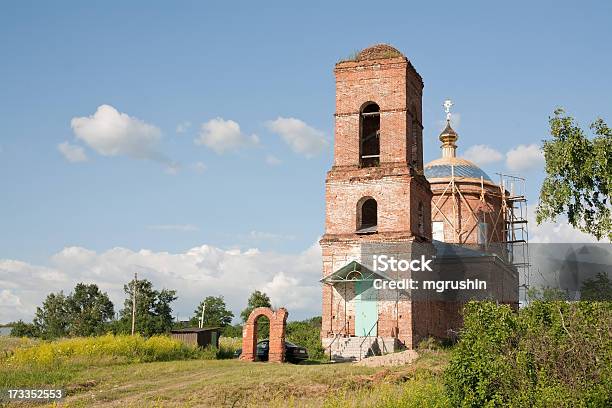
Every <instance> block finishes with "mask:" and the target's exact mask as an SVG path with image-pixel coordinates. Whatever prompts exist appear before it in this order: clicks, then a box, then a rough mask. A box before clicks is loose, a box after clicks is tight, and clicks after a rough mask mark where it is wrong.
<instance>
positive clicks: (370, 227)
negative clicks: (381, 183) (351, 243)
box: [357, 197, 378, 234]
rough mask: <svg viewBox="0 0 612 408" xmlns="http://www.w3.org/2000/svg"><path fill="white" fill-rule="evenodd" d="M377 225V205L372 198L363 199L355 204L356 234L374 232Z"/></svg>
mask: <svg viewBox="0 0 612 408" xmlns="http://www.w3.org/2000/svg"><path fill="white" fill-rule="evenodd" d="M377 224H378V204H377V203H376V200H375V199H373V198H372V197H364V198H362V199H361V200H359V203H358V204H357V233H361V234H367V233H372V232H376V228H377Z"/></svg>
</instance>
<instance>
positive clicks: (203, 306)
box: [198, 302, 206, 329]
mask: <svg viewBox="0 0 612 408" xmlns="http://www.w3.org/2000/svg"><path fill="white" fill-rule="evenodd" d="M205 311H206V302H204V304H203V305H202V316H200V321H199V322H198V323H199V325H198V326H199V327H200V329H201V328H202V327H204V312H205Z"/></svg>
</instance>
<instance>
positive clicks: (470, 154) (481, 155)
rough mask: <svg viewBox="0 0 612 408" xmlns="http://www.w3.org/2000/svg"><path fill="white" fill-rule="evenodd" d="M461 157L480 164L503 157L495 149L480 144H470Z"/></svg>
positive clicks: (493, 161) (492, 161)
mask: <svg viewBox="0 0 612 408" xmlns="http://www.w3.org/2000/svg"><path fill="white" fill-rule="evenodd" d="M463 157H465V158H466V159H468V160H471V161H473V162H474V163H476V164H478V165H481V166H484V165H486V164H490V163H495V162H497V161H500V160H502V159H503V158H504V156H503V155H502V154H501V153H500V152H498V151H497V150H495V149H493V148H492V147H489V146H486V145H482V144H480V145H474V146H471V147H470V148H469V149H467V150H466V151H465V153H464V154H463Z"/></svg>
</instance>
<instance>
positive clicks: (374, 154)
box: [359, 102, 380, 167]
mask: <svg viewBox="0 0 612 408" xmlns="http://www.w3.org/2000/svg"><path fill="white" fill-rule="evenodd" d="M359 116H360V118H359V125H360V126H359V165H360V166H361V167H373V166H378V165H379V164H380V108H379V107H378V105H377V104H375V103H373V102H372V103H368V104H366V105H365V106H364V108H363V109H362V110H361V114H360V115H359Z"/></svg>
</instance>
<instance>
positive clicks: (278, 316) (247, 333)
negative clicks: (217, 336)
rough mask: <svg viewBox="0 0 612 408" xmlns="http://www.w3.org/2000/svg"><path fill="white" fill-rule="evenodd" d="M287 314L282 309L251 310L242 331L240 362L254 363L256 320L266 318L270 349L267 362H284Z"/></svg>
mask: <svg viewBox="0 0 612 408" xmlns="http://www.w3.org/2000/svg"><path fill="white" fill-rule="evenodd" d="M288 315H289V312H287V309H285V308H284V307H281V308H280V309H278V310H277V311H274V310H272V309H270V308H269V307H258V308H256V309H253V311H252V312H251V314H250V315H249V318H248V319H247V321H246V323H245V325H244V328H243V329H242V354H241V355H240V359H241V360H245V361H255V358H256V357H257V353H256V349H257V319H258V318H259V317H261V316H266V317H267V318H268V319H269V320H270V349H269V352H268V353H269V354H268V361H270V362H276V363H282V362H283V361H285V327H286V326H287V316H288Z"/></svg>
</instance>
